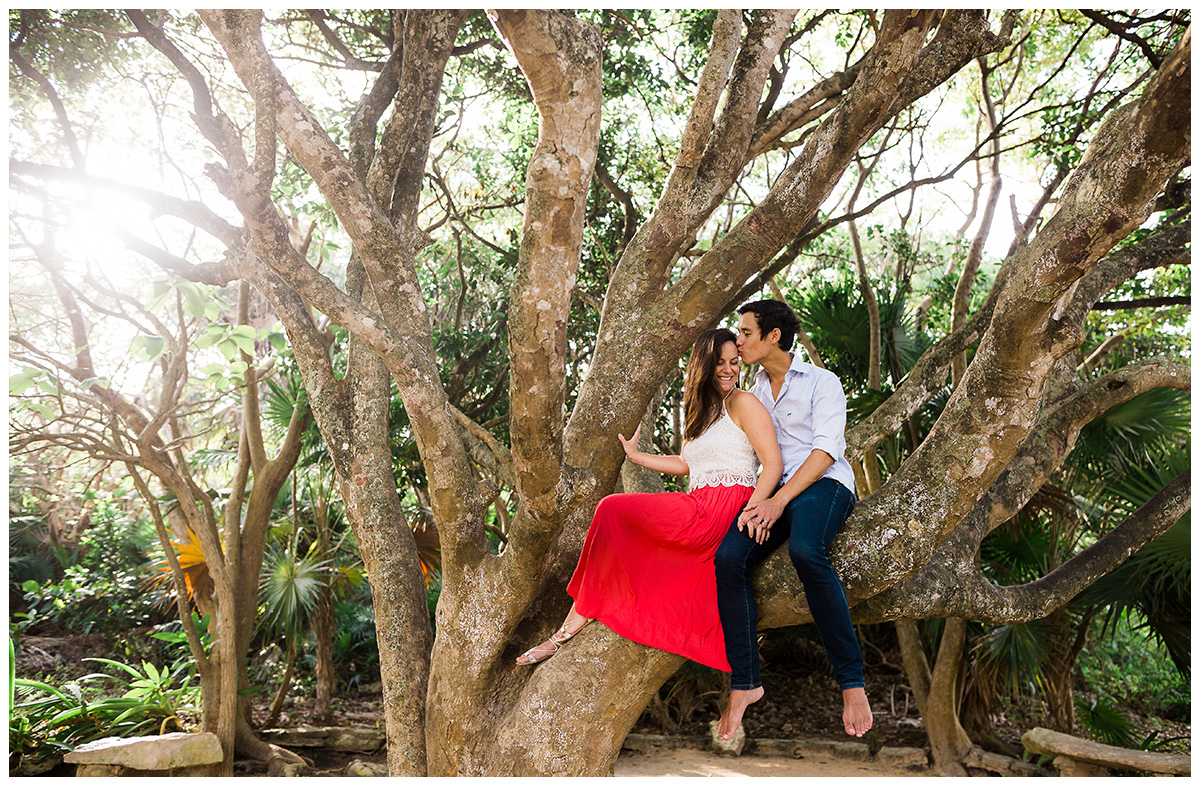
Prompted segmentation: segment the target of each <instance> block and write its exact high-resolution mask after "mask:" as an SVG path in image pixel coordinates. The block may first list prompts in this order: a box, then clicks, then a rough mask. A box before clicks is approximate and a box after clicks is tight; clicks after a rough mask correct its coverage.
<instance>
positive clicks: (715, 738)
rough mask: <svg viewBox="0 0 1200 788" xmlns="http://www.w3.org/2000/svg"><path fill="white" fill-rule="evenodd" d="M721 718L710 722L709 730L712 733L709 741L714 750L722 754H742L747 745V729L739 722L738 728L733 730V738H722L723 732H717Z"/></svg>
mask: <svg viewBox="0 0 1200 788" xmlns="http://www.w3.org/2000/svg"><path fill="white" fill-rule="evenodd" d="M719 722H720V720H713V721H712V722H710V723H709V724H708V730H709V732H710V733H711V737H710V739H709V742H710V744H711V746H712V749H713V752H715V753H718V754H720V755H741V754H742V749H743V748H744V747H745V746H746V729H745V728H744V727H742V725H741V724H740V723H739V724H738V726H737V730H736V731H734V732H733V738H731V739H722V738H721V734H720V733H718V732H717V724H718V723H719Z"/></svg>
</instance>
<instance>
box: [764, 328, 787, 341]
mask: <svg viewBox="0 0 1200 788" xmlns="http://www.w3.org/2000/svg"><path fill="white" fill-rule="evenodd" d="M781 339H783V332H782V331H780V330H779V329H778V328H772V329H771V333H769V334H767V341H768V342H770V343H771V344H772V345H778V344H779V341H780V340H781Z"/></svg>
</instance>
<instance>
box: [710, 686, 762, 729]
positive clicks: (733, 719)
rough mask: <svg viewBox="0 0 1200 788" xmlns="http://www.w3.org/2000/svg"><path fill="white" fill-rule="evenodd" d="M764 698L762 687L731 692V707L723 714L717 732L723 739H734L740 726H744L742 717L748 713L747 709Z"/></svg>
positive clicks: (726, 708) (728, 706) (727, 707)
mask: <svg viewBox="0 0 1200 788" xmlns="http://www.w3.org/2000/svg"><path fill="white" fill-rule="evenodd" d="M762 696H763V688H762V687H755V688H754V689H752V690H730V691H729V705H727V706H726V707H725V711H724V712H723V713H722V714H721V721H720V722H718V723H717V732H718V733H720V734H721V738H722V739H726V740H728V739H732V738H733V734H734V733H735V732H736V731H737V728H738V726H739V725H741V724H742V715H743V714H745V713H746V707H747V706H749V705H750V704H751V703H757V702H758V701H759V700H761V699H762Z"/></svg>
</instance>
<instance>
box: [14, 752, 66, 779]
mask: <svg viewBox="0 0 1200 788" xmlns="http://www.w3.org/2000/svg"><path fill="white" fill-rule="evenodd" d="M62 762H63V759H62V755H60V754H57V753H56V754H53V755H47V756H46V757H45V758H34V757H32V756H30V755H22V756H21V761H20V763H19V764H17V769H16V771H14V772H13V773H12V774H11V775H10V776H11V777H36V776H38V775H39V774H45V773H46V772H48V771H50V770H51V769H53V768H54V767H56V766H58V765H59V764H60V763H62Z"/></svg>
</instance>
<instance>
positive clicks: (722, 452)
mask: <svg viewBox="0 0 1200 788" xmlns="http://www.w3.org/2000/svg"><path fill="white" fill-rule="evenodd" d="M680 455H681V456H682V457H683V461H684V462H686V463H687V464H688V470H689V471H690V472H691V473H690V475H689V477H688V492H691V491H692V490H696V489H699V488H701V487H733V486H735V485H739V484H740V485H745V486H746V487H753V486H754V485H756V484H758V455H756V454H755V453H754V447H753V446H751V445H750V439H749V438H747V437H746V433H744V432H742V429H741V427H739V426H738V425H736V424H734V423H733V419H731V418H730V417H729V413H727V412H726V411H725V409H724V407H722V408H721V417H720V418H719V419H717V420H716V421H715V422H713V423H712V425H711V426H710V427H709V428H708V429H706V430H705V431H704V432H703V433H701V435H700V437H698V438H696V439H695V440H691V441H688V442H687V443H686V444H684V447H683V451H682V452H680Z"/></svg>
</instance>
